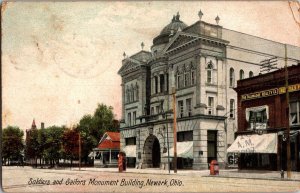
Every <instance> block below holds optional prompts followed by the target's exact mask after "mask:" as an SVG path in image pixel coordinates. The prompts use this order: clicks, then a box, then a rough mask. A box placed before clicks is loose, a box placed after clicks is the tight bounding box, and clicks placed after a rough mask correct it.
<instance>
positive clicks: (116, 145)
mask: <svg viewBox="0 0 300 193" xmlns="http://www.w3.org/2000/svg"><path fill="white" fill-rule="evenodd" d="M98 149H100V150H104V149H120V141H118V142H116V141H111V140H104V141H102V142H101V143H100V144H98Z"/></svg>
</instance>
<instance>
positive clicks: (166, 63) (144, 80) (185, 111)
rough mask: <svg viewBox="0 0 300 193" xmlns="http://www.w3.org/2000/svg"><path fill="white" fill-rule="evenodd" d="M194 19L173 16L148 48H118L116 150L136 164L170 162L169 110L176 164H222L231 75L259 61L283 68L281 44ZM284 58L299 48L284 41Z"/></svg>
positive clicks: (232, 118)
mask: <svg viewBox="0 0 300 193" xmlns="http://www.w3.org/2000/svg"><path fill="white" fill-rule="evenodd" d="M198 16H199V20H198V21H196V22H195V23H193V24H191V25H187V24H185V23H184V22H183V21H182V20H181V18H180V15H179V13H177V15H174V16H173V18H172V19H171V21H170V23H169V24H168V25H166V26H165V27H164V28H163V29H162V30H161V32H160V33H159V34H158V35H157V36H156V37H154V39H153V45H152V46H151V51H145V50H143V49H142V50H141V51H139V52H137V53H136V54H134V55H131V56H126V55H125V53H124V59H123V60H122V67H121V68H120V70H119V72H118V73H119V75H120V76H121V77H122V85H121V86H122V120H121V128H120V148H121V150H123V151H125V153H126V152H128V155H130V159H131V160H132V159H134V163H135V166H136V167H137V168H147V167H160V168H162V169H167V168H168V167H169V165H168V160H170V162H171V165H170V166H171V167H173V165H172V163H173V162H172V159H173V150H174V149H173V145H174V138H173V136H174V133H173V128H174V124H173V116H174V113H176V118H177V121H176V128H177V132H176V137H177V148H176V149H177V157H178V160H177V165H178V168H193V169H207V167H208V163H210V161H211V160H217V161H218V162H219V164H220V166H221V167H225V166H229V165H228V160H227V152H226V150H227V148H228V147H229V146H230V144H231V143H233V141H234V133H235V132H236V131H237V111H236V106H237V94H236V92H235V90H234V88H235V86H236V82H237V80H239V79H245V78H249V77H253V76H258V75H259V74H260V73H261V66H262V65H264V62H263V61H268V60H271V59H272V60H276V64H277V66H279V67H280V66H283V65H284V53H285V52H284V44H282V43H278V42H274V41H271V40H267V39H263V38H260V37H256V36H253V35H249V34H245V33H241V32H237V31H233V30H230V29H226V28H224V27H222V26H221V25H219V22H220V18H219V17H218V16H217V17H216V18H215V20H216V23H215V24H211V23H207V22H205V21H202V16H203V13H202V12H201V11H199V13H198ZM142 47H143V44H142ZM287 55H288V58H289V60H288V64H289V65H290V64H293V63H295V61H299V59H300V49H299V47H295V46H292V45H287ZM174 95H175V97H174ZM174 98H175V100H174ZM173 106H175V109H174V108H173ZM127 157H128V156H127Z"/></svg>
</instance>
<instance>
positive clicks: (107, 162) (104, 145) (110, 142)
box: [89, 132, 120, 167]
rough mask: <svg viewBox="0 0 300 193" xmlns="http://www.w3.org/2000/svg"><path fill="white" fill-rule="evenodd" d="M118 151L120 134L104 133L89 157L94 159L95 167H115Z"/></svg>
mask: <svg viewBox="0 0 300 193" xmlns="http://www.w3.org/2000/svg"><path fill="white" fill-rule="evenodd" d="M119 151H120V133H118V132H106V133H104V135H103V137H102V138H101V139H100V141H99V144H98V146H97V147H96V148H94V149H93V152H92V153H91V154H90V155H89V157H92V158H93V159H94V166H96V167H97V166H98V167H117V165H118V154H119Z"/></svg>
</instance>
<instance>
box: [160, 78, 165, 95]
mask: <svg viewBox="0 0 300 193" xmlns="http://www.w3.org/2000/svg"><path fill="white" fill-rule="evenodd" d="M159 79H160V80H159V83H160V85H159V86H160V92H164V91H165V75H164V74H160V75H159Z"/></svg>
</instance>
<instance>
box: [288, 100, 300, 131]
mask: <svg viewBox="0 0 300 193" xmlns="http://www.w3.org/2000/svg"><path fill="white" fill-rule="evenodd" d="M290 124H291V125H299V124H300V102H299V101H297V102H291V103H290Z"/></svg>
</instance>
